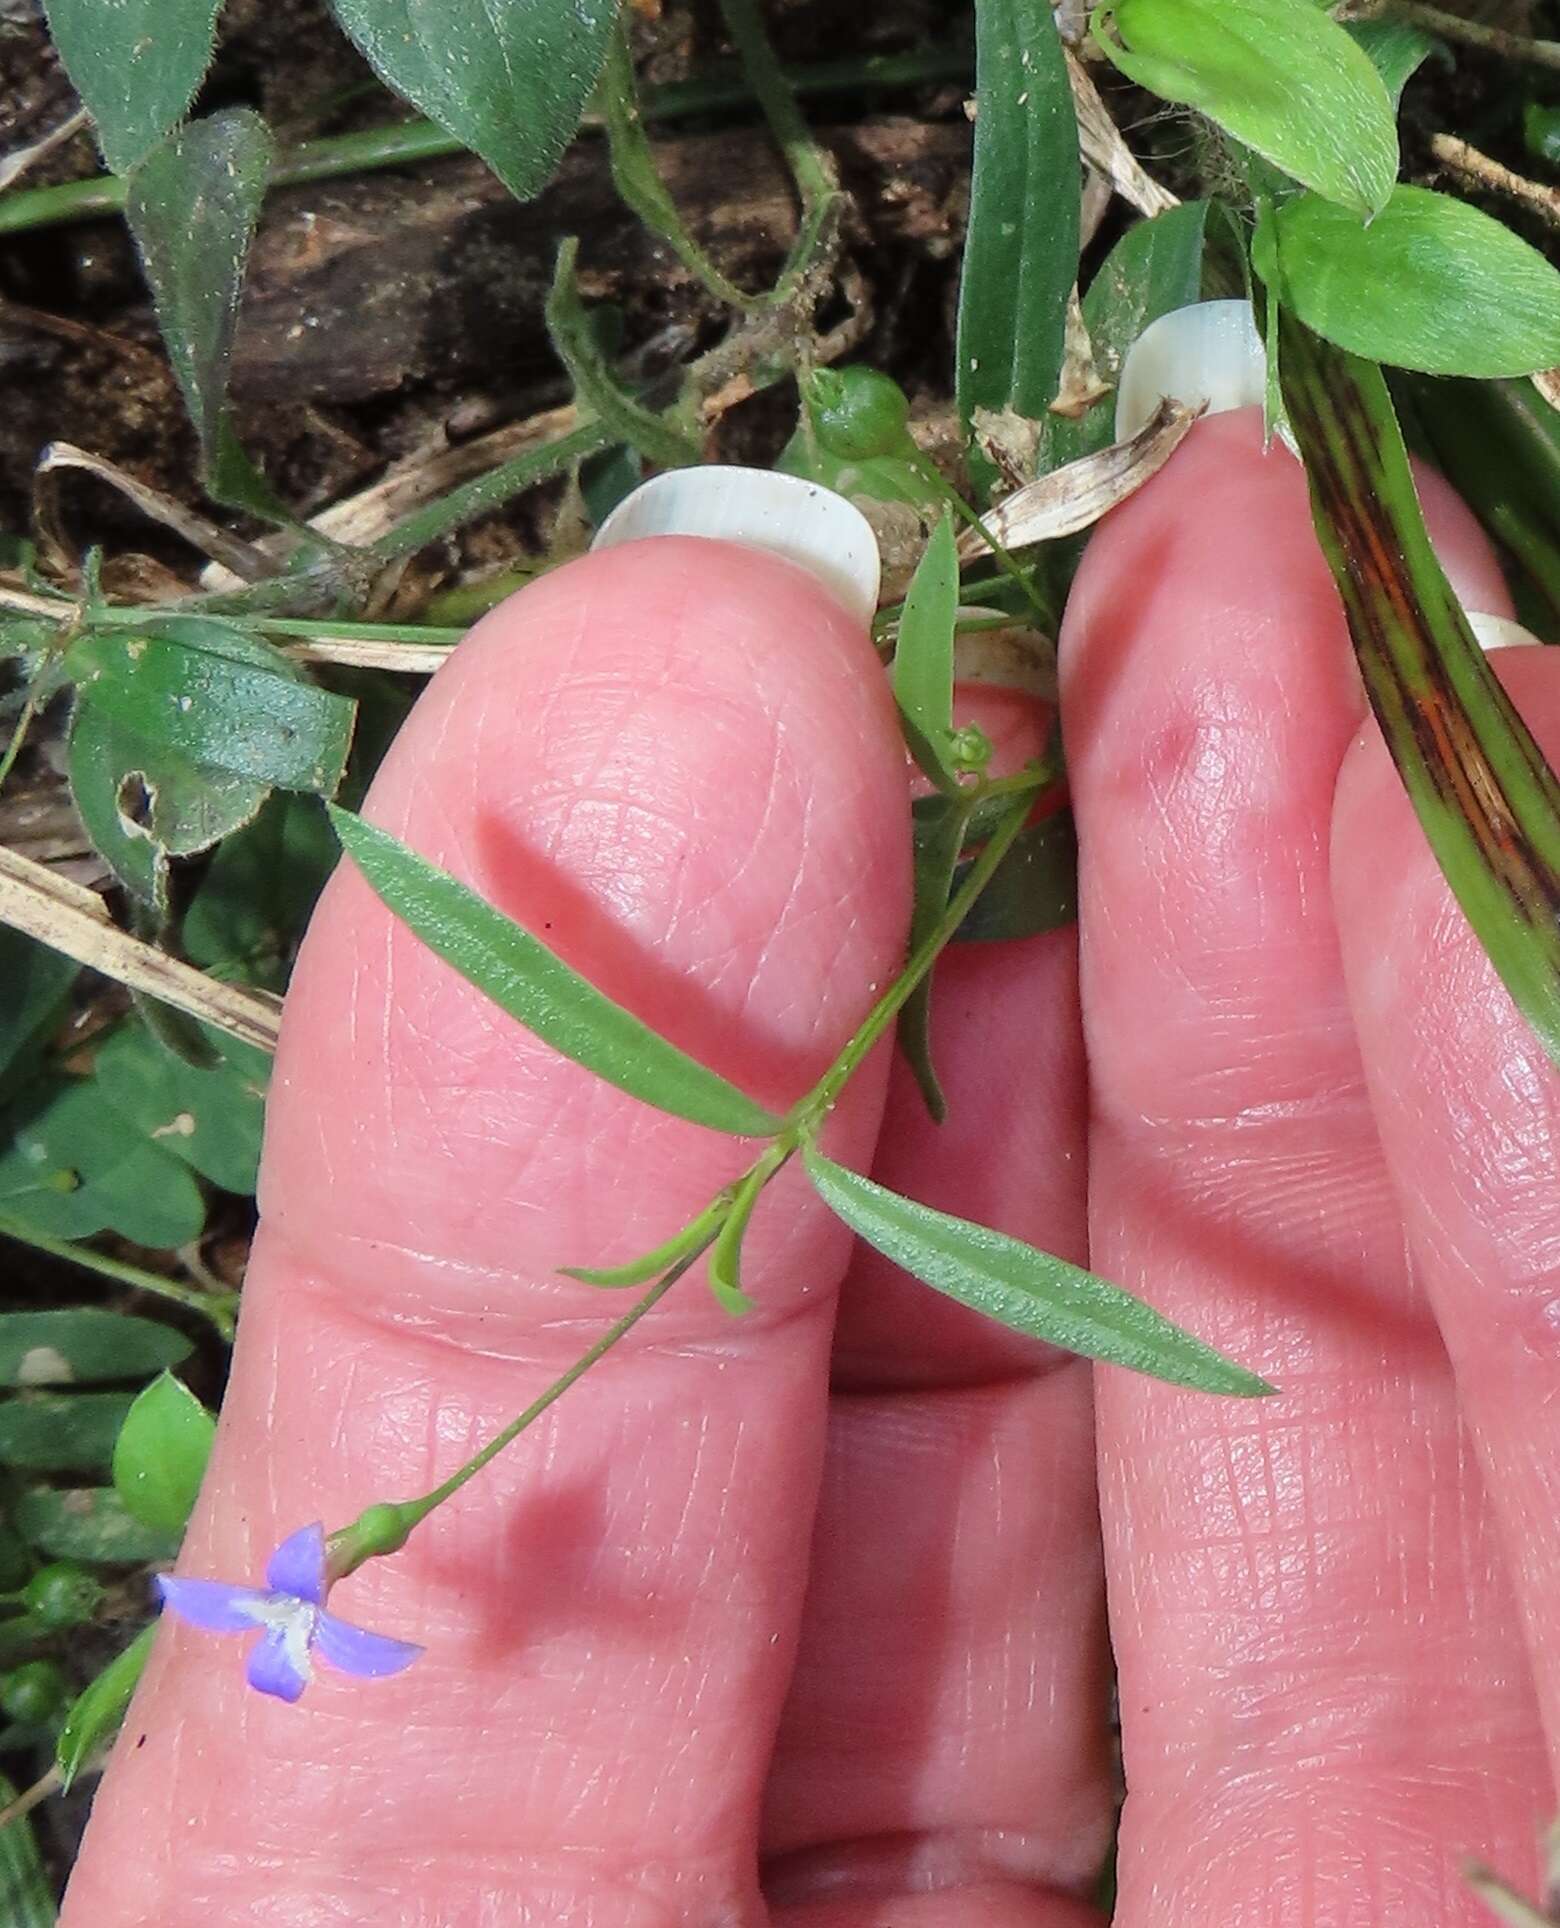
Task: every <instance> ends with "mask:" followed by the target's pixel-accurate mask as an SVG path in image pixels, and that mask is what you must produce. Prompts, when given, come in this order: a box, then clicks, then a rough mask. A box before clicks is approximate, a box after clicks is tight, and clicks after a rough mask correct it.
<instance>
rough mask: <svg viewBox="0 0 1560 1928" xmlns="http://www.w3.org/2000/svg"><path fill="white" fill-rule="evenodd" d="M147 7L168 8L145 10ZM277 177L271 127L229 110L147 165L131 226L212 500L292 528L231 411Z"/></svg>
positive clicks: (132, 201) (135, 182)
mask: <svg viewBox="0 0 1560 1928" xmlns="http://www.w3.org/2000/svg"><path fill="white" fill-rule="evenodd" d="M147 3H150V4H157V5H160V4H161V3H162V0H141V4H147ZM116 5H117V0H116ZM107 11H109V12H112V11H114V9H113V8H109V9H107ZM270 168H271V136H270V134H269V133H268V132H267V131H266V125H265V122H264V121H263V120H261V118H260V116H259V115H258V114H255V113H252V112H251V111H250V110H249V109H248V108H247V107H236V108H229V109H227V110H225V111H224V112H222V113H220V114H213V115H211V116H210V117H209V118H208V119H206V120H200V121H195V122H192V123H191V125H189V126H188V127H185V128H184V129H182V130H181V131H180V132H179V133H177V134H175V135H173V136H171V137H170V138H169V139H168V140H166V141H164V142H163V144H162V145H161V146H160V147H158V148H156V149H154V150H153V151H152V152H151V153H150V154H148V155H147V156H146V158H145V159H144V160H143V161H141V162H140V164H139V165H138V166H137V167H136V168H135V169H134V171H133V172H132V173H131V175H130V180H129V191H128V194H127V197H126V201H125V218H126V219H127V220H128V222H129V224H130V231H131V233H132V234H133V235H134V236H135V243H136V246H137V247H138V248H139V249H140V251H141V261H142V265H143V266H144V267H145V269H146V279H147V283H148V285H149V286H150V288H151V291H152V300H153V303H154V304H155V306H156V309H157V323H158V326H159V327H160V328H161V330H162V335H163V340H164V341H165V342H166V343H167V345H168V358H169V360H170V361H171V362H172V363H173V372H174V374H175V375H176V376H177V378H178V382H179V387H180V389H181V390H182V391H183V394H184V402H185V406H186V407H187V408H188V409H189V412H190V419H191V421H192V422H193V423H194V424H195V432H196V434H197V436H198V437H199V438H200V449H201V461H202V472H203V479H204V481H205V484H206V489H207V491H208V493H209V494H210V495H211V496H212V497H213V498H214V499H215V500H216V501H218V502H225V503H227V504H229V505H230V506H232V507H234V508H241V509H249V510H252V511H253V512H254V513H255V514H257V515H261V516H265V517H267V518H268V519H270V520H273V521H274V520H282V521H289V520H290V517H289V516H288V514H287V511H286V509H284V508H283V507H282V505H281V504H280V503H279V502H278V501H277V499H276V497H275V496H274V495H273V494H272V493H271V490H270V488H269V486H268V485H267V483H266V482H265V479H264V478H263V477H262V476H261V475H260V474H259V472H258V471H257V470H256V469H255V468H254V466H253V465H252V464H251V462H250V461H249V458H248V457H247V456H246V455H245V454H244V452H243V450H242V449H241V448H240V447H239V445H238V441H237V438H236V437H235V435H234V433H233V427H232V423H231V422H230V420H229V418H228V409H227V386H228V369H229V366H230V365H231V362H232V359H233V328H234V324H235V322H236V320H237V318H238V299H239V294H240V292H241V290H242V287H243V280H244V263H245V261H246V260H247V258H248V255H249V243H250V240H251V238H252V237H253V235H254V230H255V222H256V220H257V219H258V218H259V214H260V203H261V201H262V200H263V199H264V198H265V185H266V179H267V176H268V175H269V173H270Z"/></svg>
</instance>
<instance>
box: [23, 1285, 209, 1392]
mask: <svg viewBox="0 0 1560 1928" xmlns="http://www.w3.org/2000/svg"><path fill="white" fill-rule="evenodd" d="M189 1356H190V1342H189V1340H188V1339H186V1338H185V1336H184V1334H183V1333H182V1332H175V1331H174V1329H173V1327H172V1326H165V1325H159V1324H158V1323H157V1321H156V1320H155V1319H138V1318H135V1317H134V1316H132V1315H131V1314H130V1313H127V1312H106V1311H103V1310H102V1309H100V1308H99V1307H97V1306H91V1305H83V1306H71V1307H67V1308H65V1309H64V1310H62V1311H58V1312H3V1313H0V1386H90V1385H102V1384H104V1383H106V1382H110V1381H113V1380H116V1379H145V1378H146V1377H147V1376H148V1375H149V1374H150V1373H154V1372H161V1371H163V1369H164V1368H165V1367H167V1366H176V1365H178V1364H179V1362H180V1361H181V1360H183V1359H187V1358H188V1357H189Z"/></svg>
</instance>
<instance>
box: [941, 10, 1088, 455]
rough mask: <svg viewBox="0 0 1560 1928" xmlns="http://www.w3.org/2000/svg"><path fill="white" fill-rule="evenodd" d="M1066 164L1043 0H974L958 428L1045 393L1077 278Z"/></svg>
mask: <svg viewBox="0 0 1560 1928" xmlns="http://www.w3.org/2000/svg"><path fill="white" fill-rule="evenodd" d="M1078 166H1079V161H1078V124H1077V120H1076V117H1075V115H1074V113H1073V102H1072V88H1071V86H1070V84H1069V82H1068V79H1067V64H1066V61H1065V60H1064V58H1063V55H1062V44H1061V40H1060V38H1059V37H1058V35H1057V31H1056V23H1055V21H1054V19H1053V18H1052V14H1051V8H1050V6H1049V5H1048V4H1047V0H977V5H976V9H975V161H974V173H973V175H972V177H971V181H970V220H969V232H968V236H967V238H966V241H965V246H964V271H963V275H962V277H961V279H960V282H959V324H958V348H957V366H956V380H955V387H956V389H957V393H958V401H959V414H960V416H961V418H962V419H963V422H964V424H965V427H966V429H968V428H969V427H970V426H971V425H972V424H973V422H974V419H975V411H976V410H977V409H982V410H989V411H991V412H992V413H994V414H998V415H1000V414H1002V413H1003V412H1004V411H1007V410H1011V411H1012V412H1013V413H1015V414H1017V415H1020V416H1024V417H1027V418H1028V419H1029V420H1031V421H1039V420H1042V419H1043V418H1044V416H1045V413H1046V411H1047V409H1048V408H1049V407H1050V405H1051V403H1052V402H1053V401H1054V400H1055V399H1056V391H1057V386H1058V384H1059V381H1060V379H1061V370H1062V349H1063V329H1064V325H1065V321H1066V314H1067V296H1068V293H1069V291H1070V290H1071V288H1072V286H1073V283H1074V282H1075V281H1076V280H1077V278H1078V232H1079V228H1078V178H1079V177H1078ZM983 466H984V465H983Z"/></svg>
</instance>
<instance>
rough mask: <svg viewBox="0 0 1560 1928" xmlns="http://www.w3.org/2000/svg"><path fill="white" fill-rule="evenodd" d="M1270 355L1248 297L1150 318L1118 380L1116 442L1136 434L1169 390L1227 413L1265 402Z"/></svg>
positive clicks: (1194, 404)
mask: <svg viewBox="0 0 1560 1928" xmlns="http://www.w3.org/2000/svg"><path fill="white" fill-rule="evenodd" d="M1266 388H1267V353H1266V350H1265V349H1264V348H1263V346H1262V338H1261V336H1260V335H1259V334H1258V333H1257V324H1256V322H1255V321H1254V320H1253V318H1252V313H1251V303H1250V302H1249V301H1198V302H1194V303H1193V304H1192V306H1191V307H1189V308H1176V309H1173V310H1172V311H1171V312H1170V313H1169V314H1168V315H1161V316H1160V317H1159V319H1158V320H1157V321H1151V322H1150V323H1149V325H1148V326H1147V327H1146V328H1145V329H1144V330H1143V332H1142V334H1141V335H1139V336H1138V338H1137V340H1136V341H1135V342H1134V343H1133V344H1132V346H1131V348H1129V349H1128V350H1127V357H1126V360H1125V361H1124V362H1123V363H1122V364H1121V378H1120V380H1119V381H1118V383H1117V385H1116V440H1117V441H1118V442H1125V441H1127V440H1129V439H1130V438H1131V437H1132V436H1134V435H1136V434H1137V432H1138V430H1139V429H1141V428H1142V427H1143V426H1144V425H1145V424H1146V423H1147V422H1148V420H1149V418H1150V417H1151V416H1152V414H1153V412H1154V410H1155V409H1156V408H1158V406H1159V404H1160V402H1161V401H1162V400H1163V399H1164V398H1165V397H1166V396H1167V395H1168V396H1169V397H1170V399H1171V400H1172V401H1176V402H1180V403H1182V404H1183V405H1184V406H1185V407H1187V408H1203V409H1205V410H1206V412H1207V413H1208V414H1210V415H1222V414H1224V413H1225V412H1226V411H1227V410H1229V409H1233V408H1250V407H1251V406H1252V405H1253V404H1254V403H1257V402H1260V401H1262V399H1263V397H1264V394H1265V392H1266Z"/></svg>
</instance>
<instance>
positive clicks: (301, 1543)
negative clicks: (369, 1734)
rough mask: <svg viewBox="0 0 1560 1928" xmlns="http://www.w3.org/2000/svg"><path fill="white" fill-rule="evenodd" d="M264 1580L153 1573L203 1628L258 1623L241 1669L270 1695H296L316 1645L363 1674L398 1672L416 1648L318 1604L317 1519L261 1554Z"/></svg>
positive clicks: (335, 1663)
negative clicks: (241, 1582)
mask: <svg viewBox="0 0 1560 1928" xmlns="http://www.w3.org/2000/svg"><path fill="white" fill-rule="evenodd" d="M265 1580H266V1584H265V1586H264V1587H239V1586H230V1585H229V1584H228V1582H227V1581H226V1580H181V1579H178V1578H176V1577H175V1576H174V1575H173V1574H171V1573H159V1574H158V1575H157V1585H158V1588H159V1590H160V1591H161V1593H162V1597H163V1600H164V1602H165V1603H166V1604H167V1605H168V1606H170V1607H172V1609H173V1610H174V1612H175V1613H176V1614H178V1616H179V1617H180V1619H181V1620H188V1621H189V1623H190V1625H191V1626H193V1627H204V1628H205V1629H206V1631H207V1632H208V1633H252V1632H253V1631H254V1630H255V1629H256V1628H257V1627H258V1628H263V1629H264V1633H265V1638H264V1639H263V1640H261V1641H260V1642H259V1644H258V1645H257V1646H255V1647H254V1648H253V1649H252V1650H251V1652H250V1655H249V1662H248V1665H247V1666H246V1668H245V1670H244V1671H245V1673H246V1674H247V1676H248V1679H249V1684H250V1686H251V1687H253V1688H255V1689H256V1690H257V1692H259V1693H262V1694H274V1695H275V1696H276V1698H277V1699H278V1700H296V1699H297V1698H298V1696H299V1695H300V1694H301V1693H302V1692H303V1690H304V1688H305V1687H307V1686H308V1684H309V1682H310V1681H311V1680H312V1679H313V1678H314V1659H313V1656H314V1653H315V1651H316V1650H318V1652H319V1654H320V1657H321V1659H323V1660H325V1661H326V1662H328V1663H329V1665H330V1666H332V1667H337V1668H339V1669H340V1670H341V1672H342V1673H345V1674H358V1675H361V1676H362V1678H364V1679H365V1680H382V1679H384V1678H385V1677H386V1676H387V1675H389V1674H398V1673H400V1672H401V1670H402V1669H403V1668H405V1667H410V1666H411V1664H412V1662H413V1661H414V1660H415V1659H416V1658H417V1656H418V1655H419V1654H420V1653H421V1652H422V1648H421V1647H414V1646H413V1645H412V1644H411V1642H410V1641H406V1640H391V1639H389V1638H388V1637H387V1636H386V1635H384V1634H382V1633H369V1632H367V1631H366V1630H365V1629H364V1628H362V1627H353V1626H349V1625H348V1623H347V1622H346V1621H345V1620H338V1619H337V1618H336V1616H335V1615H334V1614H333V1613H327V1612H326V1611H325V1592H326V1586H327V1580H326V1573H325V1529H324V1527H323V1526H321V1525H320V1524H318V1523H316V1524H315V1525H313V1526H305V1527H302V1528H300V1530H299V1531H298V1532H296V1533H294V1534H291V1535H290V1536H289V1537H288V1538H287V1539H285V1540H283V1541H282V1543H281V1545H280V1546H279V1547H278V1548H277V1549H276V1551H275V1552H274V1553H273V1554H272V1555H271V1557H270V1559H269V1560H268V1561H267V1562H266V1569H265Z"/></svg>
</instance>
